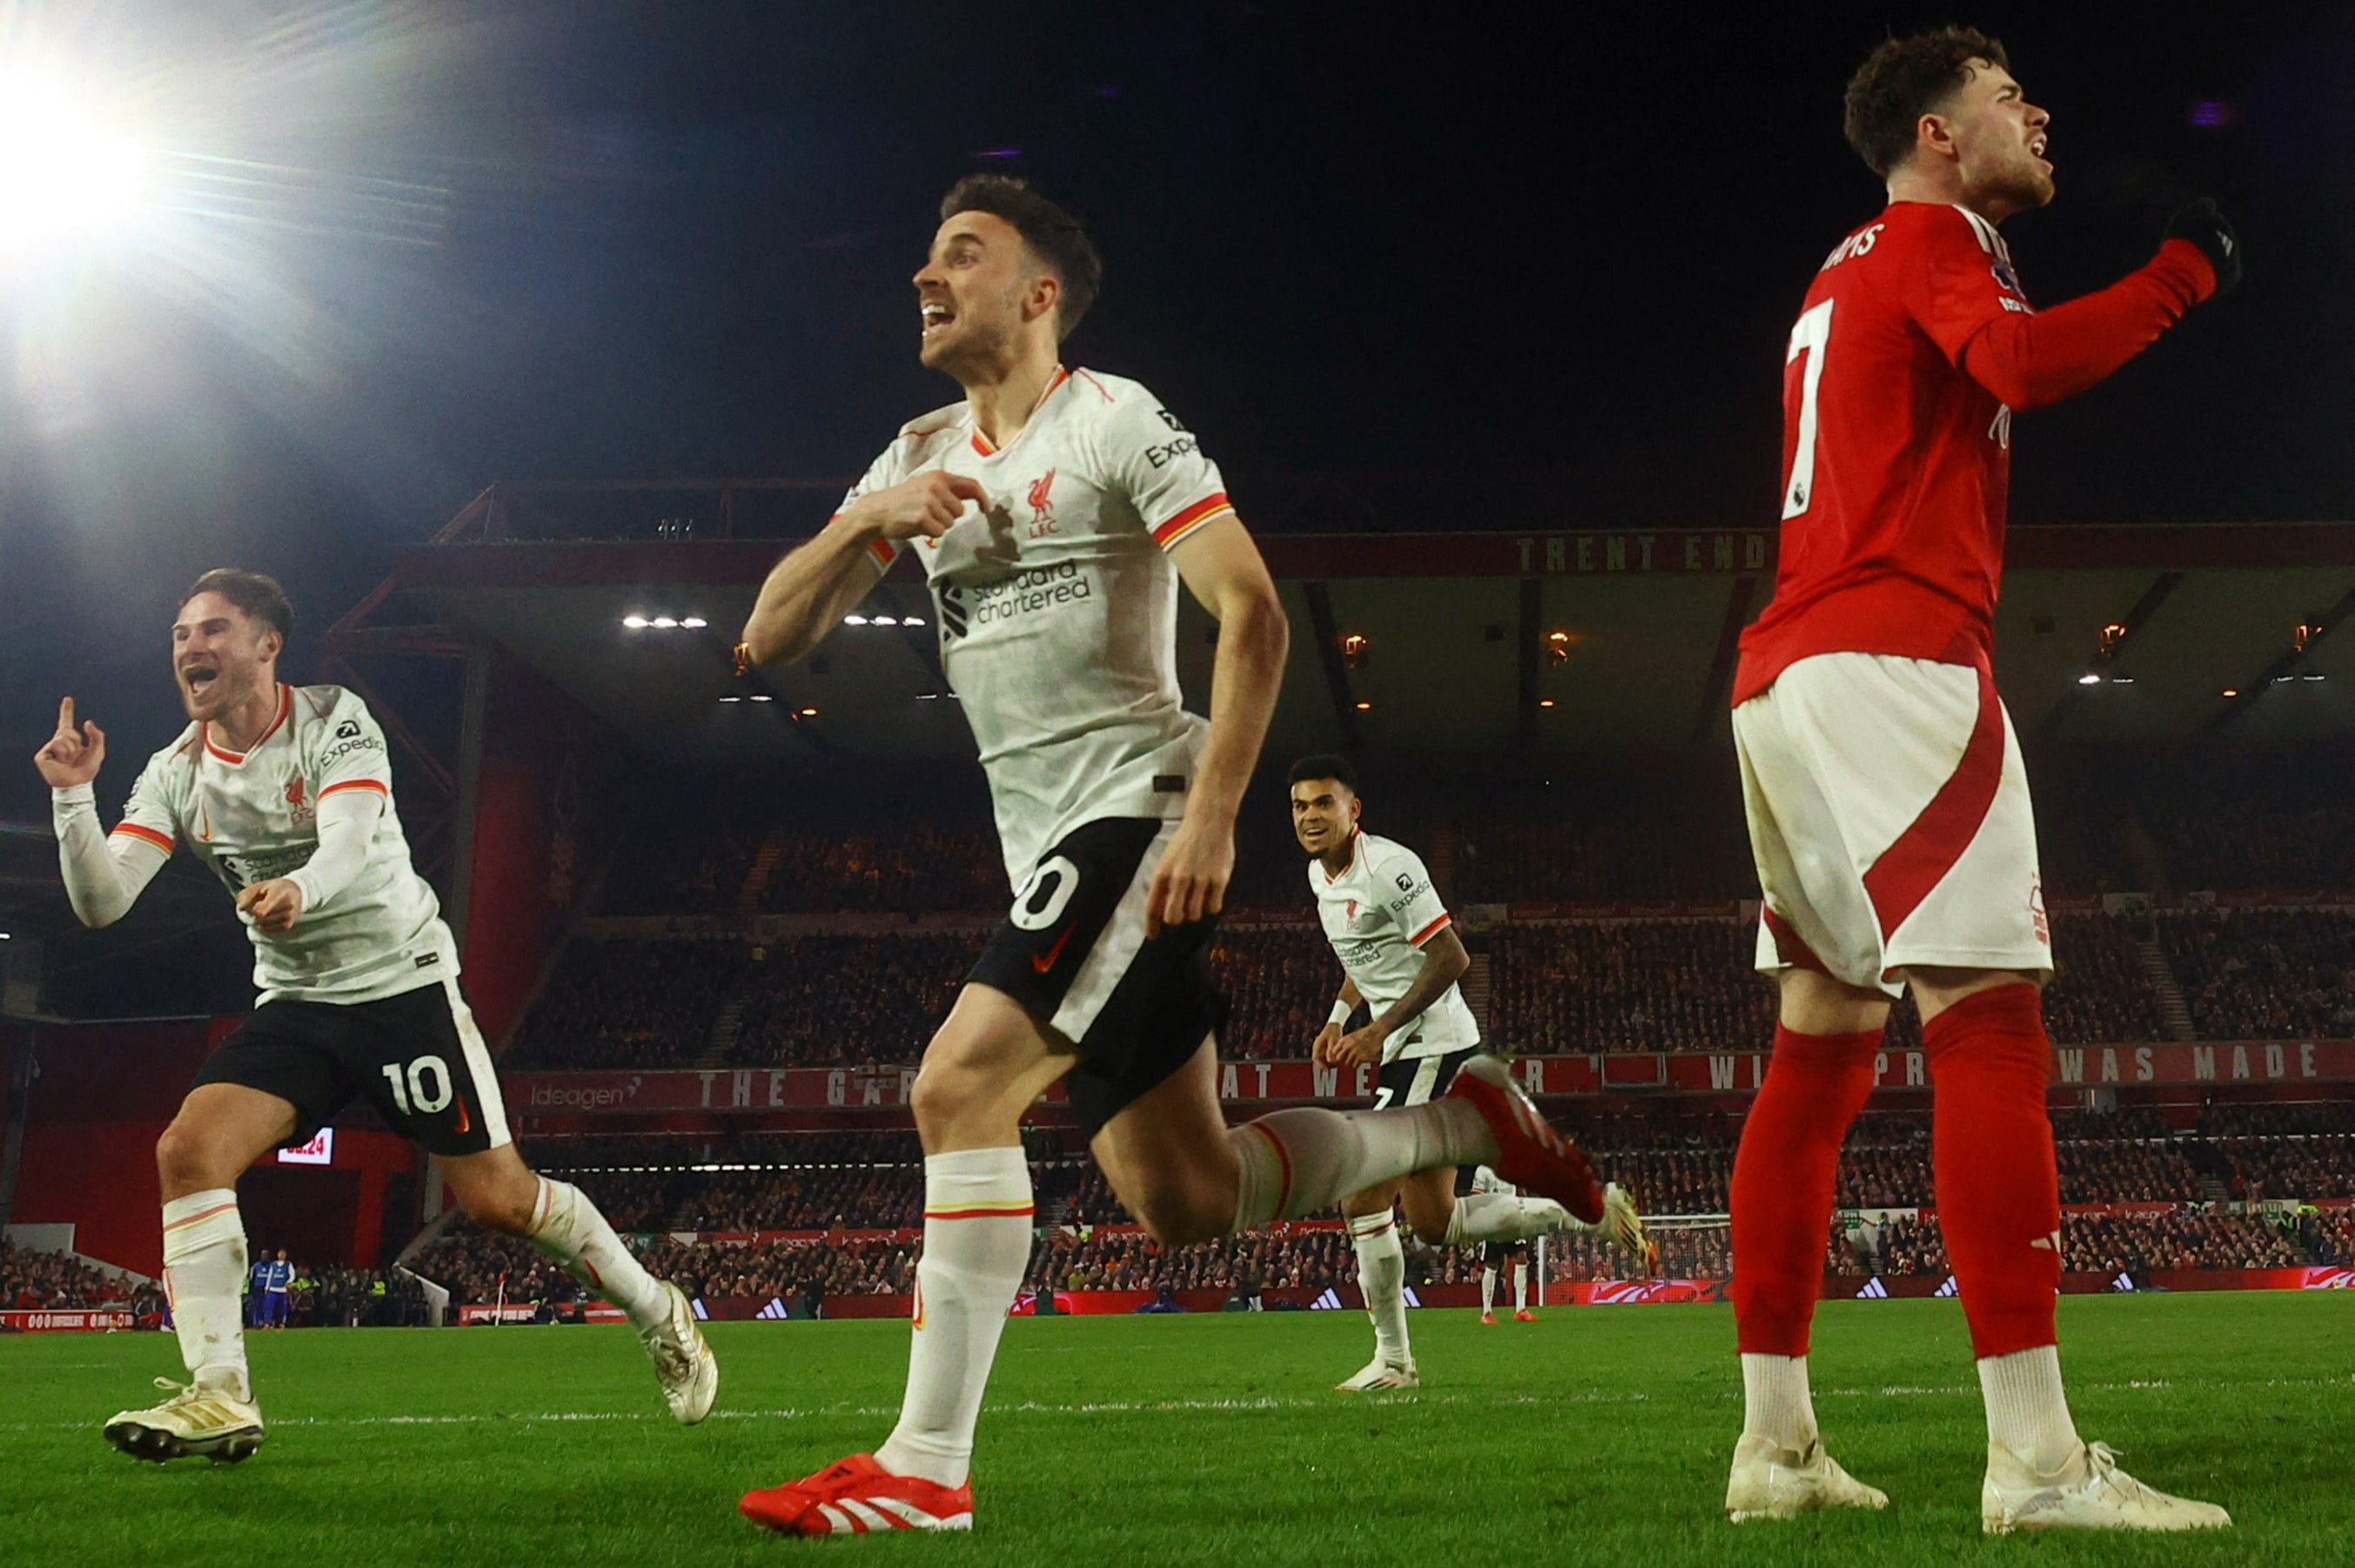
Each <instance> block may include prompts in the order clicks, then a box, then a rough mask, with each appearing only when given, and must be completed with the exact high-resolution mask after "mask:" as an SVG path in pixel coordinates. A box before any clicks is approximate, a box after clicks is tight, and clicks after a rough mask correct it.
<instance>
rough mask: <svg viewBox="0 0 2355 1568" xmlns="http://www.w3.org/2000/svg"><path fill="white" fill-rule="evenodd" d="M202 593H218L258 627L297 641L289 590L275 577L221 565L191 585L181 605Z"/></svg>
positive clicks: (182, 596) (181, 598)
mask: <svg viewBox="0 0 2355 1568" xmlns="http://www.w3.org/2000/svg"><path fill="white" fill-rule="evenodd" d="M199 593H218V594H219V595H220V596H221V597H222V598H224V599H226V600H228V601H229V603H232V604H234V605H236V606H237V607H238V608H239V609H240V610H242V611H244V612H245V618H246V619H247V620H249V621H251V622H252V623H253V624H255V625H257V626H267V627H269V628H270V629H271V630H272V631H274V632H276V633H277V634H278V635H280V636H281V637H283V638H285V639H287V640H288V641H290V642H291V641H293V636H294V606H293V605H292V604H290V603H287V602H286V590H284V589H283V588H281V587H279V586H278V579H276V578H274V577H264V576H263V575H262V574H261V573H260V572H258V571H242V570H240V569H239V568H237V567H234V566H217V567H215V568H213V569H212V570H211V571H208V572H206V573H205V574H204V575H203V576H202V577H199V578H197V580H196V581H194V582H192V583H190V584H189V585H188V591H187V592H186V593H183V594H181V595H180V603H183V604H186V603H187V602H188V601H189V600H191V599H194V598H195V597H196V596H197V594H199Z"/></svg>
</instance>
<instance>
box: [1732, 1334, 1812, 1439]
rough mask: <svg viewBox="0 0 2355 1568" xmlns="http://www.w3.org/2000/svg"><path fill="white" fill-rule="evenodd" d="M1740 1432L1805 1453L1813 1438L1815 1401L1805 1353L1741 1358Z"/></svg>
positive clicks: (1747, 1355)
mask: <svg viewBox="0 0 2355 1568" xmlns="http://www.w3.org/2000/svg"><path fill="white" fill-rule="evenodd" d="M1742 1435H1743V1436H1744V1437H1764V1438H1765V1439H1766V1440H1768V1441H1769V1442H1771V1443H1773V1444H1774V1445H1775V1446H1776V1447H1779V1448H1788V1449H1791V1450H1792V1451H1793V1452H1795V1453H1804V1452H1805V1451H1806V1447H1807V1445H1809V1444H1811V1443H1813V1442H1814V1441H1815V1440H1816V1402H1815V1400H1814V1398H1813V1397H1812V1396H1811V1395H1810V1394H1809V1393H1808V1392H1807V1358H1806V1357H1805V1356H1753V1355H1749V1354H1746V1353H1745V1354H1744V1355H1743V1356H1742Z"/></svg>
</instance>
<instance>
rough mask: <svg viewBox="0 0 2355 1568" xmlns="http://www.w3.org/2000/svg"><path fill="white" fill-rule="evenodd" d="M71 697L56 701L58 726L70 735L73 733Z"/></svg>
mask: <svg viewBox="0 0 2355 1568" xmlns="http://www.w3.org/2000/svg"><path fill="white" fill-rule="evenodd" d="M73 727H74V711H73V699H72V698H70V697H68V698H62V699H59V702H58V728H59V730H61V731H65V732H66V733H67V734H69V735H70V734H72V733H73Z"/></svg>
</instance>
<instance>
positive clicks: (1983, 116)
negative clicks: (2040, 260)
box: [1939, 60, 2052, 212]
mask: <svg viewBox="0 0 2355 1568" xmlns="http://www.w3.org/2000/svg"><path fill="white" fill-rule="evenodd" d="M1939 118H1940V119H1942V120H1944V121H1945V122H1946V133H1947V135H1948V136H1949V137H1950V138H1951V139H1952V140H1953V143H1954V147H1955V162H1956V164H1957V165H1958V166H1959V168H1960V171H1961V174H1962V176H1963V189H1964V192H1965V193H1966V196H1968V197H1971V198H1973V199H1972V200H1971V203H1970V205H1971V206H1973V207H1974V208H1981V209H1984V208H1987V207H1989V206H1993V207H1997V208H2001V209H2003V210H2005V211H2009V212H2025V211H2027V210H2029V209H2030V208H2038V207H2042V206H2043V205H2044V204H2045V203H2046V202H2048V201H2051V199H2052V165H2051V163H2049V162H2047V161H2046V159H2045V157H2044V151H2045V146H2044V142H2045V127H2046V126H2047V125H2049V124H2050V123H2051V120H2052V116H2051V115H2050V114H2048V113H2046V112H2044V111H2043V110H2041V109H2039V108H2038V107H2036V105H2034V104H2032V103H2030V102H2029V101H2028V95H2027V94H2026V93H2024V92H2022V91H2020V88H2019V83H2018V82H2016V81H2014V80H2012V79H2011V73H2010V72H2009V71H2008V70H2006V69H2003V68H2002V67H2001V66H1998V65H1989V64H1988V63H1987V62H1986V61H1985V60H1979V61H1977V62H1975V63H1974V64H1973V65H1972V67H1971V75H1970V80H1967V81H1966V82H1965V83H1963V85H1962V87H1961V89H1960V90H1959V91H1956V92H1955V96H1954V98H1953V99H1952V100H1951V101H1949V102H1948V103H1947V105H1946V107H1945V109H1944V110H1943V111H1941V112H1939Z"/></svg>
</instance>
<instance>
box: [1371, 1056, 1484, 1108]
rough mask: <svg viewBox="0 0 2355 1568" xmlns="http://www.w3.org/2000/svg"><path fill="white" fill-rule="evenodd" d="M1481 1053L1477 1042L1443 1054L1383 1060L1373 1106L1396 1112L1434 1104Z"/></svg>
mask: <svg viewBox="0 0 2355 1568" xmlns="http://www.w3.org/2000/svg"><path fill="white" fill-rule="evenodd" d="M1479 1054H1480V1048H1479V1047H1478V1046H1476V1045H1475V1046H1470V1047H1467V1048H1465V1050H1463V1051H1449V1052H1448V1053H1447V1054H1446V1055H1444V1056H1401V1057H1400V1058H1399V1059H1398V1060H1397V1061H1385V1062H1383V1063H1382V1070H1381V1072H1380V1075H1379V1076H1378V1077H1376V1078H1375V1080H1374V1109H1375V1110H1377V1111H1394V1110H1399V1109H1402V1108H1403V1107H1405V1106H1408V1105H1427V1104H1431V1102H1432V1101H1433V1100H1436V1099H1438V1098H1439V1097H1440V1096H1441V1095H1442V1094H1444V1093H1447V1086H1448V1085H1449V1084H1450V1083H1455V1074H1456V1073H1457V1072H1461V1071H1462V1070H1463V1067H1464V1064H1465V1062H1467V1061H1471V1060H1472V1059H1473V1058H1474V1057H1476V1056H1477V1055H1479Z"/></svg>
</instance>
